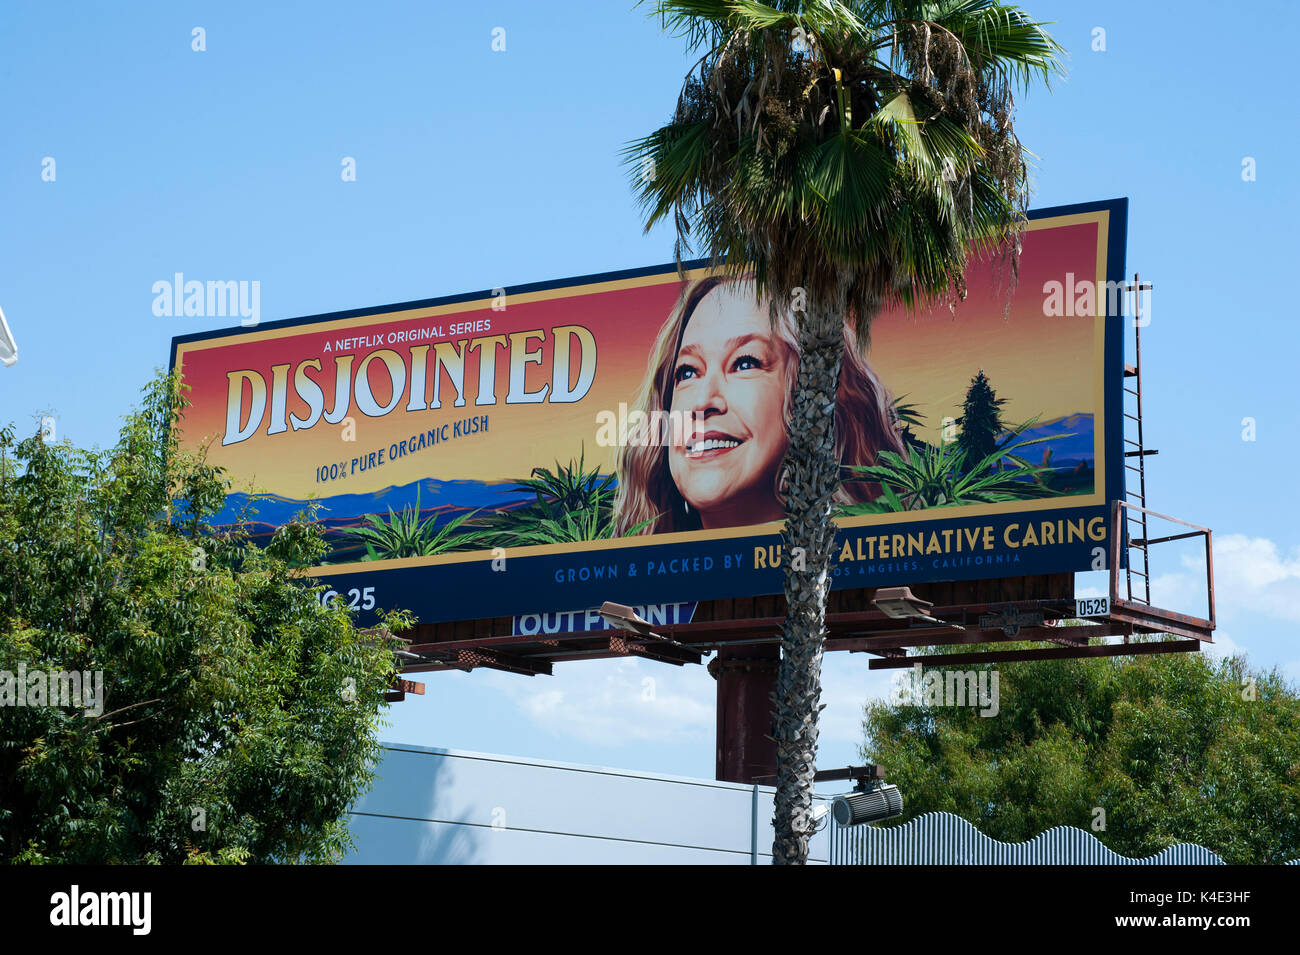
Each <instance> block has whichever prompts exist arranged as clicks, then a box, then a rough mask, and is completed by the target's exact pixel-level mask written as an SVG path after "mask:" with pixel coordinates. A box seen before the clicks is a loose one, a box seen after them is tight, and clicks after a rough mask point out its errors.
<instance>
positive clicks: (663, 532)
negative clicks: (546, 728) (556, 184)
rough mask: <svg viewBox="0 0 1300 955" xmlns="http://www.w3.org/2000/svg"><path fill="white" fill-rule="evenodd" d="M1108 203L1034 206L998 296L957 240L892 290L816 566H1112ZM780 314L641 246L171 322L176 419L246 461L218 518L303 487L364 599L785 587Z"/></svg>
mask: <svg viewBox="0 0 1300 955" xmlns="http://www.w3.org/2000/svg"><path fill="white" fill-rule="evenodd" d="M1126 214H1127V202H1126V201H1125V200H1114V201H1108V202H1100V203H1091V204H1086V205H1078V206H1069V207H1059V208H1054V209H1045V210H1039V211H1036V212H1033V213H1031V215H1030V223H1029V229H1028V231H1027V232H1026V234H1025V236H1024V245H1023V252H1022V254H1021V257H1020V262H1019V271H1018V277H1017V279H1016V284H1015V286H1014V294H1010V292H1009V286H1008V285H1007V283H1008V282H1009V281H1010V277H1009V276H1008V275H1006V274H999V271H998V270H997V269H995V268H994V267H992V265H990V264H987V263H980V262H974V263H972V265H971V268H970V269H969V274H968V277H967V278H968V290H967V296H966V298H965V299H964V300H963V301H962V302H961V303H960V304H958V305H957V306H956V307H955V309H949V308H948V307H946V306H943V307H939V308H937V309H934V310H932V311H928V312H921V313H913V314H908V313H905V312H903V311H901V310H899V311H890V312H886V313H883V314H881V315H880V316H879V317H877V318H876V320H875V321H874V323H873V325H872V335H871V347H870V350H869V352H868V353H867V354H866V355H860V354H859V353H857V352H856V351H850V353H849V354H848V357H847V358H846V361H845V365H844V372H843V376H842V380H841V387H840V401H839V405H840V407H839V411H838V414H837V422H836V429H837V437H838V441H837V444H838V447H839V450H840V454H841V463H842V468H843V470H842V477H843V479H844V482H843V489H842V490H841V492H840V494H839V495H838V497H837V499H836V501H835V507H836V513H837V522H838V524H839V527H840V532H839V538H838V540H837V544H836V556H837V566H836V571H835V580H834V586H836V587H875V586H889V585H898V584H909V583H916V582H922V581H930V580H960V579H971V578H987V577H1007V576H1022V575H1028V574H1041V573H1056V572H1065V571H1081V570H1088V569H1099V568H1100V567H1103V566H1104V563H1101V562H1103V561H1104V560H1105V555H1106V554H1107V553H1108V549H1109V538H1110V534H1111V533H1112V532H1113V531H1114V529H1113V528H1111V527H1110V526H1109V524H1110V517H1109V513H1108V509H1107V506H1106V505H1107V502H1108V501H1111V500H1114V499H1116V498H1119V497H1121V496H1122V495H1123V448H1122V418H1121V415H1122V410H1121V397H1122V393H1121V388H1122V385H1121V378H1122V373H1123V346H1122V329H1121V324H1120V319H1119V318H1118V317H1117V316H1118V314H1119V311H1120V310H1121V309H1122V306H1121V304H1120V303H1119V302H1118V301H1117V296H1116V294H1115V292H1116V290H1117V289H1118V288H1119V287H1120V283H1121V282H1122V280H1123V272H1124V235H1125V227H1126ZM1003 271H1005V270H1003ZM1108 312H1109V313H1110V315H1111V316H1112V317H1111V318H1110V319H1108V318H1107V314H1108ZM794 321H795V319H794V317H793V316H792V313H791V310H790V309H785V308H782V309H777V319H776V321H775V323H773V322H772V321H770V319H769V313H768V309H767V307H766V305H764V304H760V303H756V302H755V300H754V296H753V294H752V291H751V290H750V289H749V288H748V287H747V286H746V284H745V280H744V278H743V277H742V278H730V279H727V278H723V277H721V276H718V275H715V274H712V273H710V272H709V271H708V270H707V269H705V268H702V267H698V266H697V267H691V268H688V269H687V271H686V274H685V277H684V278H683V277H682V276H681V275H680V274H679V273H678V271H677V269H676V267H675V266H659V267H654V268H646V269H637V270H630V271H624V272H616V273H608V274H604V275H595V276H586V277H582V278H576V279H568V280H563V281H558V282H549V283H541V284H535V285H526V286H518V287H512V288H508V289H495V290H492V291H487V292H480V293H474V294H469V295H459V296H453V297H448V298H441V299H432V300H428V301H419V302H409V303H404V304H400V305H390V306H385V307H382V308H373V309H361V310H356V311H348V312H336V313H330V314H326V315H317V316H312V317H309V318H302V319H293V320H288V321H280V322H273V323H269V324H263V325H261V326H259V327H257V328H255V329H245V328H232V329H229V330H223V331H216V332H205V333H200V334H194V335H184V336H179V337H177V338H175V339H174V340H173V343H172V365H173V367H174V368H175V367H179V369H180V370H181V372H182V375H183V379H184V381H185V383H186V384H187V385H188V386H189V387H190V389H191V392H190V397H191V400H192V402H193V404H192V406H191V407H190V408H189V409H188V411H187V413H186V415H185V417H184V419H183V421H182V422H181V424H180V428H181V431H182V434H181V440H182V443H183V444H184V445H185V446H187V447H191V448H197V447H199V446H200V445H206V446H207V449H208V450H207V453H208V460H209V462H210V463H212V464H217V465H220V466H222V467H224V468H226V469H227V470H228V471H229V473H230V474H231V475H232V476H233V477H234V479H235V481H236V493H234V494H232V495H231V496H230V498H229V499H228V501H227V505H226V509H225V511H223V513H222V515H221V516H220V518H219V519H218V523H221V522H233V521H234V520H235V519H236V518H237V515H240V514H241V513H244V514H245V516H246V517H247V516H248V512H247V507H248V505H249V502H250V497H251V496H253V495H256V496H257V497H259V498H260V500H258V502H257V503H256V513H255V514H252V516H251V518H248V519H249V520H250V522H251V525H252V529H253V530H254V531H255V532H258V533H270V532H271V531H272V530H273V529H274V528H275V527H276V526H278V525H279V524H281V523H284V522H285V521H287V520H289V519H290V518H291V517H292V516H293V515H294V514H295V513H297V512H298V511H300V510H301V509H302V508H303V507H304V506H305V505H306V504H307V502H309V501H317V502H319V505H320V510H319V512H318V516H319V517H320V518H321V519H323V521H324V523H325V525H326V527H327V528H328V535H329V539H330V541H331V543H332V546H333V548H334V549H333V552H332V553H331V556H330V558H329V561H328V563H327V564H326V565H324V566H322V567H320V568H317V569H315V570H314V571H313V573H314V574H315V575H316V576H317V577H319V578H320V579H321V580H323V581H325V582H327V583H328V584H329V585H330V587H331V588H332V590H333V591H336V592H338V593H339V594H341V595H343V597H344V599H345V600H347V601H348V602H349V603H350V604H352V605H353V606H356V607H357V608H358V609H360V610H362V611H363V612H364V611H373V610H374V609H376V608H378V607H385V608H391V607H405V608H408V609H410V610H412V611H414V612H415V613H416V614H417V616H418V617H419V618H420V619H421V620H422V621H424V622H436V621H442V620H461V619H478V618H485V617H505V616H519V615H527V614H535V613H541V612H554V611H560V610H565V611H578V610H582V609H584V608H589V607H593V606H597V605H599V604H600V603H601V602H603V601H605V600H613V601H617V602H619V603H624V604H629V605H650V604H655V605H661V604H670V603H679V604H686V603H690V602H694V601H699V600H707V599H713V598H722V597H737V596H750V595H758V594H774V593H780V592H781V590H782V584H783V578H782V573H781V571H780V569H779V568H780V536H779V530H780V524H781V500H782V498H781V495H782V491H783V483H782V482H783V479H784V478H783V464H782V462H783V456H784V453H785V447H786V438H785V427H784V420H785V419H784V412H785V407H786V401H787V398H788V395H789V387H790V383H791V382H792V381H793V378H794V374H795V372H796V371H797V360H798V353H797V348H796V347H795V341H796V339H795V331H794V328H795V325H794Z"/></svg>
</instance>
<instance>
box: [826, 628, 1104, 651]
mask: <svg viewBox="0 0 1300 955" xmlns="http://www.w3.org/2000/svg"><path fill="white" fill-rule="evenodd" d="M1126 629H1127V628H1126V627H1125V628H1121V627H1119V626H1117V625H1114V624H1094V625H1091V626H1085V627H1026V628H1025V629H1023V630H1021V631H1020V633H1018V634H1017V635H1016V637H1015V638H1014V639H1012V638H1011V637H1008V636H1007V635H1006V634H1005V633H1003V632H1002V631H1001V630H992V629H989V630H944V631H940V633H941V635H942V636H943V639H939V640H921V639H913V637H912V635H911V634H908V635H906V636H903V635H898V636H892V635H891V636H883V637H850V638H846V639H844V638H835V637H832V638H831V639H829V640H827V641H826V649H827V650H828V651H830V650H848V651H850V652H851V653H864V652H865V653H873V652H875V651H877V650H881V649H894V648H898V647H943V646H957V645H959V644H964V643H1021V642H1025V641H1030V642H1033V641H1036V640H1056V639H1059V638H1061V637H1062V631H1065V632H1066V633H1067V634H1068V636H1069V637H1073V638H1077V639H1079V640H1081V641H1087V640H1089V639H1091V638H1093V637H1113V636H1118V635H1120V634H1121V633H1122V632H1124V630H1126ZM1070 631H1074V632H1073V633H1071V632H1070Z"/></svg>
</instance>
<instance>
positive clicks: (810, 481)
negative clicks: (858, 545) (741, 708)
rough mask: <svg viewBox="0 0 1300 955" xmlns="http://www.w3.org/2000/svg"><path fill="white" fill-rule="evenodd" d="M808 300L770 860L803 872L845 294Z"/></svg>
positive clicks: (796, 404)
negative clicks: (799, 867)
mask: <svg viewBox="0 0 1300 955" xmlns="http://www.w3.org/2000/svg"><path fill="white" fill-rule="evenodd" d="M832 299H837V300H832V301H826V302H818V303H816V304H813V303H811V302H810V303H809V311H808V312H805V313H803V314H801V315H800V316H799V318H800V319H801V322H800V334H799V337H800V341H799V348H800V358H799V377H798V381H797V382H796V384H795V392H794V395H793V396H792V399H791V413H790V433H789V451H788V452H787V454H786V476H787V484H786V491H785V514H786V518H785V528H784V530H783V531H782V537H783V539H784V546H783V547H782V563H783V565H784V567H785V599H786V616H785V629H784V631H783V632H782V635H781V665H780V668H779V670H778V672H777V682H776V695H775V699H774V703H775V712H774V717H773V726H774V730H775V738H776V772H777V783H776V798H775V815H774V817H773V820H772V823H773V826H774V827H775V830H776V835H775V839H774V841H773V843H772V861H773V863H774V864H776V865H803V864H804V863H806V862H807V861H808V840H809V838H810V837H811V836H812V833H813V822H812V815H811V813H812V793H813V775H814V774H815V773H816V771H817V721H818V716H819V715H820V711H821V692H822V685H821V675H822V650H823V647H824V644H825V639H826V595H827V593H828V592H829V590H830V579H831V578H830V575H831V566H832V561H833V559H834V553H833V545H834V539H835V523H834V521H833V519H832V507H833V501H832V496H833V495H834V494H835V491H836V489H837V488H838V487H839V471H840V462H839V460H838V459H837V457H836V454H835V404H836V398H837V396H838V393H839V381H840V363H841V361H842V360H843V357H844V338H843V333H844V309H845V304H846V303H845V301H844V300H845V296H844V295H843V294H840V295H836V296H832Z"/></svg>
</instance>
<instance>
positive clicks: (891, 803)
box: [831, 783, 903, 826]
mask: <svg viewBox="0 0 1300 955" xmlns="http://www.w3.org/2000/svg"><path fill="white" fill-rule="evenodd" d="M831 811H832V812H833V813H834V815H835V821H836V823H838V824H839V825H841V826H861V825H863V824H865V823H868V822H880V821H882V820H884V819H893V818H894V817H895V816H901V815H902V814H903V793H902V792H901V791H900V790H899V788H898V787H897V786H895V785H892V784H891V783H883V784H882V785H879V786H876V787H874V788H872V789H867V790H865V791H858V792H852V793H848V794H847V795H844V796H836V797H835V800H834V801H833V802H832V803H831Z"/></svg>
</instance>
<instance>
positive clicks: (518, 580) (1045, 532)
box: [319, 506, 1110, 623]
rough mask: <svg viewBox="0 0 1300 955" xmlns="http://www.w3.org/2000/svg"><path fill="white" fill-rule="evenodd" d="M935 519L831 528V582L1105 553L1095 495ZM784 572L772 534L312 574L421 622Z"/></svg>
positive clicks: (1099, 563) (742, 583) (1096, 562)
mask: <svg viewBox="0 0 1300 955" xmlns="http://www.w3.org/2000/svg"><path fill="white" fill-rule="evenodd" d="M939 523H940V522H936V521H923V522H922V521H918V522H916V523H907V524H895V525H891V526H887V527H871V528H865V527H863V528H848V529H841V531H840V533H839V535H838V536H837V539H836V566H835V571H834V575H835V576H834V583H833V586H834V587H835V588H836V589H841V588H855V587H888V586H898V585H902V584H912V583H921V582H927V581H939V580H976V579H984V578H993V577H1022V576H1027V575H1031V574H1049V573H1063V572H1070V571H1079V570H1087V569H1093V570H1104V569H1106V566H1107V564H1106V561H1107V560H1108V559H1109V549H1110V548H1109V535H1110V527H1109V523H1110V522H1109V519H1108V517H1107V509H1106V508H1105V507H1104V506H1097V507H1087V508H1064V509H1060V510H1051V511H1040V512H1031V513H1025V512H1021V513H1018V514H1011V515H999V516H988V517H975V518H968V519H965V520H953V521H947V520H945V521H943V522H942V526H939ZM784 579H785V578H784V574H783V571H782V570H781V538H780V535H779V534H770V535H760V536H754V537H743V538H731V539H727V540H706V541H691V542H685V543H676V544H659V545H653V546H645V547H627V548H608V549H600V550H584V551H580V552H576V553H566V554H555V555H538V556H529V557H514V556H511V555H510V554H509V553H507V554H506V555H505V557H504V559H497V560H495V561H494V560H493V559H492V558H491V557H490V556H488V555H485V556H484V559H482V560H473V561H465V562H460V563H451V564H439V565H436V566H424V567H403V568H391V569H378V568H377V569H376V570H373V571H371V570H356V571H350V572H347V573H333V574H331V573H330V572H329V569H328V568H325V569H324V570H323V571H322V572H321V573H320V576H319V580H320V581H321V582H322V583H324V584H327V585H328V586H329V588H330V590H331V591H333V592H337V593H338V595H339V597H340V598H341V599H343V600H344V601H345V602H347V603H349V604H350V605H351V606H353V607H355V608H356V609H357V610H358V611H360V613H361V617H360V619H361V620H362V621H368V620H372V619H373V618H374V611H375V610H377V609H394V608H401V609H406V610H410V611H412V612H413V613H414V614H415V615H416V616H417V618H418V619H419V621H420V622H421V623H438V622H441V621H446V620H466V619H473V618H475V617H480V618H481V617H485V616H492V617H507V616H513V615H516V614H522V613H535V612H543V611H555V610H576V609H582V608H586V607H595V606H598V605H600V604H601V603H603V602H604V601H606V600H613V601H616V602H618V603H623V604H629V605H641V604H663V603H674V602H684V601H701V600H714V599H720V598H728V597H749V596H757V595H760V594H779V593H781V592H782V591H783V589H784ZM485 610H486V611H487V613H485V612H484V611H485Z"/></svg>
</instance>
